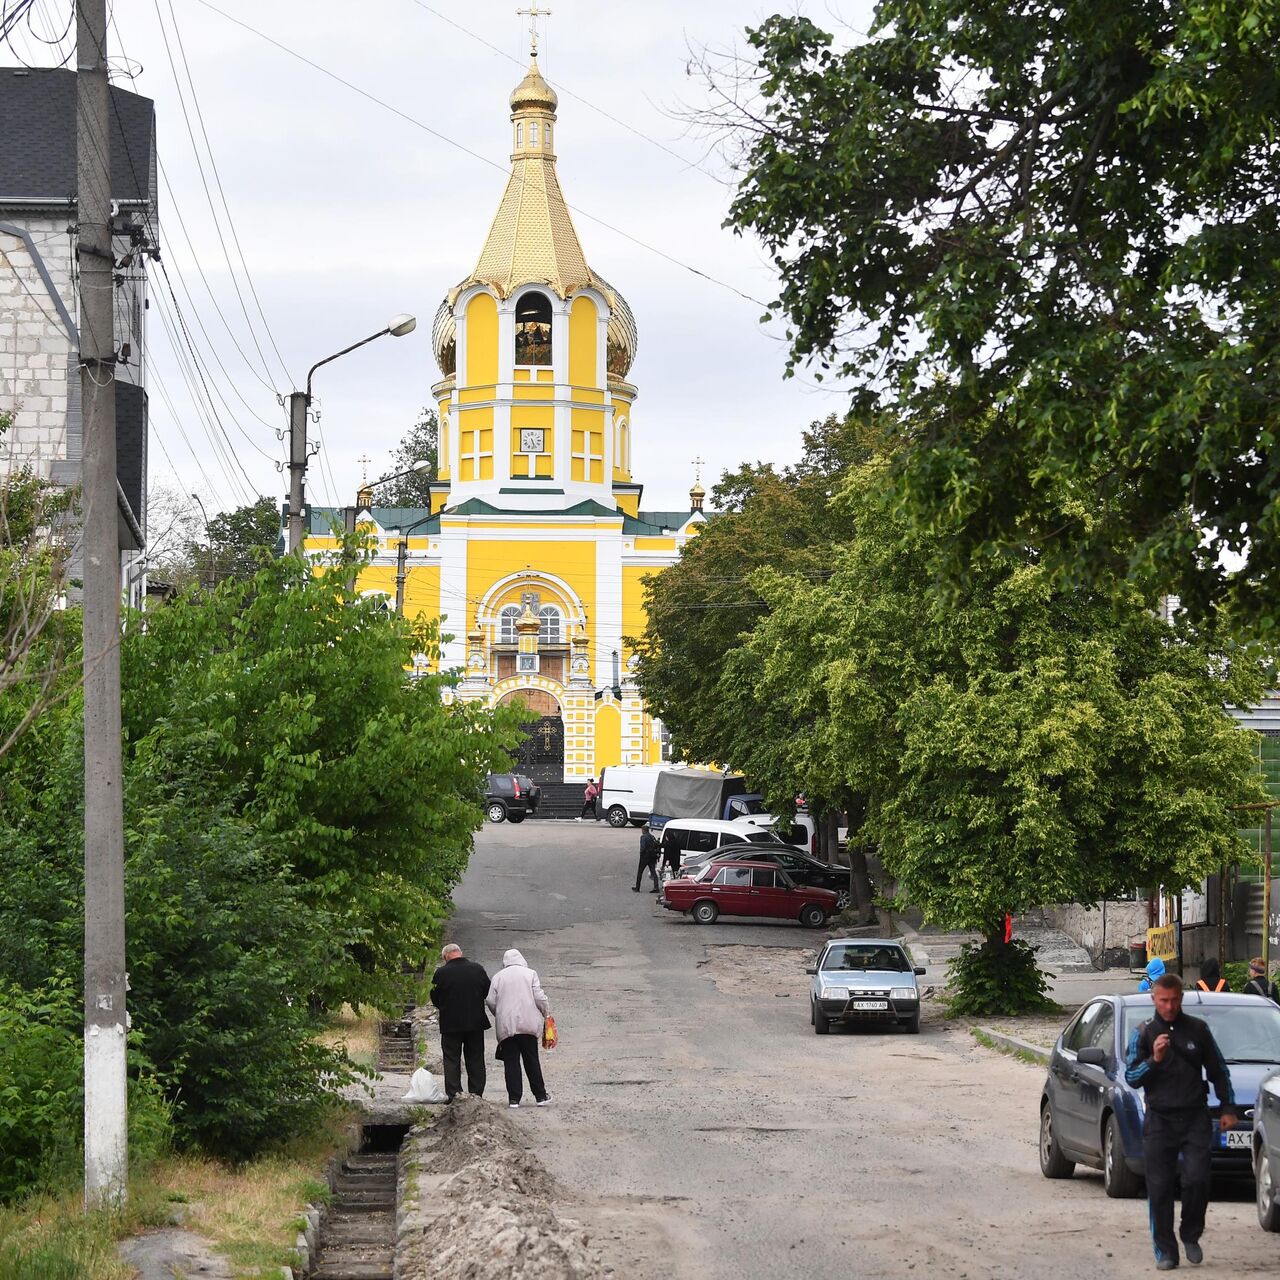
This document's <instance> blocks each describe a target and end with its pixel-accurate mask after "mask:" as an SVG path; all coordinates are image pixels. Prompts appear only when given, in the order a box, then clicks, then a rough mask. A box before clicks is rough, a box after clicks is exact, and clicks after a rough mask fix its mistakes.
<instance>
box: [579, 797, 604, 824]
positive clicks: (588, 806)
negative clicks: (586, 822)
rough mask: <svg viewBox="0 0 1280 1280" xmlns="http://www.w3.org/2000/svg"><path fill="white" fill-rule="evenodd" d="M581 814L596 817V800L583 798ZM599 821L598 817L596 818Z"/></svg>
mask: <svg viewBox="0 0 1280 1280" xmlns="http://www.w3.org/2000/svg"><path fill="white" fill-rule="evenodd" d="M582 816H583V817H584V818H596V802H595V801H594V800H584V801H583V802H582ZM596 821H597V822H599V821H600V819H599V818H596Z"/></svg>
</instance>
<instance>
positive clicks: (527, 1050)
mask: <svg viewBox="0 0 1280 1280" xmlns="http://www.w3.org/2000/svg"><path fill="white" fill-rule="evenodd" d="M522 1062H523V1063H524V1073H525V1075H527V1076H528V1077H529V1088H530V1089H532V1090H533V1096H534V1097H535V1098H536V1099H537V1100H538V1101H539V1102H541V1101H542V1100H543V1098H545V1097H546V1096H547V1086H546V1084H544V1083H543V1079H542V1063H540V1062H539V1061H538V1037H537V1036H508V1037H507V1038H506V1039H505V1040H504V1041H503V1042H502V1069H503V1071H505V1072H506V1074H507V1098H508V1100H509V1101H511V1102H519V1101H520V1099H521V1098H522V1097H523V1096H524V1081H523V1080H522V1079H521V1078H520V1064H521V1063H522Z"/></svg>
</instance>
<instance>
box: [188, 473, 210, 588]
mask: <svg viewBox="0 0 1280 1280" xmlns="http://www.w3.org/2000/svg"><path fill="white" fill-rule="evenodd" d="M191 497H192V498H194V499H195V502H196V505H197V506H198V507H199V508H200V514H201V515H202V516H204V540H205V543H206V544H207V545H208V547H209V581H208V583H207V587H208V588H209V589H210V590H211V589H212V588H213V535H212V534H211V533H210V532H209V513H208V512H207V511H206V510H205V509H204V502H203V501H201V498H200V495H199V494H198V493H193V494H192V495H191Z"/></svg>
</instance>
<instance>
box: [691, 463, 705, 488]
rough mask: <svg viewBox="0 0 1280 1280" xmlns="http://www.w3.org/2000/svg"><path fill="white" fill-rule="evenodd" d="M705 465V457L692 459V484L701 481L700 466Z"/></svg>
mask: <svg viewBox="0 0 1280 1280" xmlns="http://www.w3.org/2000/svg"><path fill="white" fill-rule="evenodd" d="M706 465H707V460H706V459H705V458H694V460H693V482H694V484H701V483H702V468H703V467H705V466H706Z"/></svg>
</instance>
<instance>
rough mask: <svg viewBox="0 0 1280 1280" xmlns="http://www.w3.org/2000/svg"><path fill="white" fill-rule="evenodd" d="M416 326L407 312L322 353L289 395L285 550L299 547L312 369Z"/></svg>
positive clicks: (406, 331)
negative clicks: (338, 348) (303, 382)
mask: <svg viewBox="0 0 1280 1280" xmlns="http://www.w3.org/2000/svg"><path fill="white" fill-rule="evenodd" d="M417 327H418V322H417V320H415V319H414V318H413V316H410V315H398V316H393V317H392V318H391V322H390V323H389V324H388V325H387V327H386V328H385V329H379V330H378V332H377V333H371V334H370V335H369V336H368V337H367V338H361V339H360V341H359V342H353V343H352V344H351V345H350V346H349V347H343V348H342V350H341V351H335V352H334V353H333V355H331V356H325V358H324V359H323V360H317V361H316V362H315V364H313V365H312V366H311V368H310V369H308V370H307V389H306V391H294V392H293V393H291V394H290V396H289V553H290V555H292V554H293V552H295V551H297V550H298V548H299V547H300V546H302V507H303V502H304V497H303V492H304V491H303V481H304V479H305V477H306V473H307V411H308V410H309V409H310V408H311V379H312V377H313V376H314V374H315V371H316V370H317V369H318V368H320V366H321V365H323V364H329V363H330V361H333V360H337V359H338V357H339V356H345V355H347V354H348V353H349V352H352V351H354V350H355V349H356V348H357V347H363V346H364V345H365V344H366V343H369V342H374V341H376V340H377V339H378V338H385V337H386V336H387V335H388V334H390V335H391V336H392V337H393V338H403V337H404V336H405V334H408V333H412V332H413V331H414V329H416V328H417Z"/></svg>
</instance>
